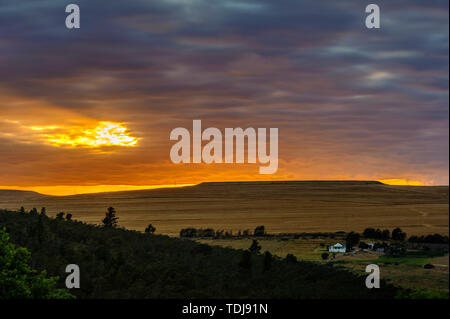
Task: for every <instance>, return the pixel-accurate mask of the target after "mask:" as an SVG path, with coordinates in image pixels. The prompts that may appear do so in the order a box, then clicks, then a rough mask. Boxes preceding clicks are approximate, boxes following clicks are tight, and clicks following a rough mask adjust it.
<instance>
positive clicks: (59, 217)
mask: <svg viewBox="0 0 450 319" xmlns="http://www.w3.org/2000/svg"><path fill="white" fill-rule="evenodd" d="M56 219H64V212H59V213H58V214H56Z"/></svg>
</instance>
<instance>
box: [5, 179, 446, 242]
mask: <svg viewBox="0 0 450 319" xmlns="http://www.w3.org/2000/svg"><path fill="white" fill-rule="evenodd" d="M448 203H449V202H448V186H443V187H414V186H388V185H384V184H381V183H376V182H244V183H204V184H200V185H197V186H192V187H184V188H176V189H154V190H141V191H127V192H114V193H99V194H86V195H74V196H61V197H56V196H44V195H40V194H37V193H32V192H13V191H0V208H5V209H18V208H19V207H20V206H24V207H25V208H26V209H27V210H29V209H31V208H32V207H36V208H38V209H40V207H46V208H47V213H48V215H49V216H54V215H55V214H56V213H58V212H60V211H64V212H67V213H71V214H73V218H75V219H78V220H81V221H85V222H88V223H100V222H101V220H102V218H103V217H104V214H105V211H106V208H107V207H108V206H113V207H115V208H116V211H117V212H118V216H119V218H120V219H119V224H120V225H121V226H124V227H126V228H128V229H135V230H139V231H143V230H144V229H145V227H146V226H147V225H148V224H149V223H152V224H153V225H155V226H156V229H157V231H156V232H157V233H160V234H168V235H172V236H177V235H178V234H179V231H180V229H182V228H186V227H195V228H202V227H203V228H207V227H212V228H214V229H225V230H233V231H234V232H236V231H238V230H244V229H251V230H253V229H254V228H255V226H257V225H265V227H266V231H267V232H269V233H297V232H335V231H362V230H363V229H364V228H366V227H374V228H383V229H384V228H389V229H391V230H392V229H393V228H395V227H401V228H402V229H403V230H404V231H406V232H407V233H408V235H413V234H416V235H425V234H431V233H441V234H448V232H449V228H448V225H449V213H448Z"/></svg>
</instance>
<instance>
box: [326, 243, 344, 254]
mask: <svg viewBox="0 0 450 319" xmlns="http://www.w3.org/2000/svg"><path fill="white" fill-rule="evenodd" d="M328 251H329V252H330V253H345V252H346V251H347V247H346V246H345V244H341V243H337V244H334V245H333V246H330V247H328Z"/></svg>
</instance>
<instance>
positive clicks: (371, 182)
mask: <svg viewBox="0 0 450 319" xmlns="http://www.w3.org/2000/svg"><path fill="white" fill-rule="evenodd" d="M317 183H320V184H342V185H386V184H384V183H382V182H379V181H357V180H355V181H352V180H336V181H333V180H329V181H327V180H306V181H242V182H239V181H237V182H203V183H200V184H198V186H199V185H221V184H227V185H232V184H240V185H242V184H246V185H253V184H266V185H273V184H317Z"/></svg>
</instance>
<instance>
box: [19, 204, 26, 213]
mask: <svg viewBox="0 0 450 319" xmlns="http://www.w3.org/2000/svg"><path fill="white" fill-rule="evenodd" d="M19 213H21V214H25V208H24V207H23V206H22V207H20V209H19Z"/></svg>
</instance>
